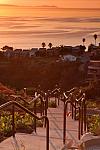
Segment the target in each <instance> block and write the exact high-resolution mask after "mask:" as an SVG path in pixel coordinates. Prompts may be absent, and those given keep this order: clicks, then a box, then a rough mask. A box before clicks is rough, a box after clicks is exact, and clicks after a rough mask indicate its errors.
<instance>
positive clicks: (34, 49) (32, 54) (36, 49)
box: [29, 48, 38, 57]
mask: <svg viewBox="0 0 100 150" xmlns="http://www.w3.org/2000/svg"><path fill="white" fill-rule="evenodd" d="M37 51H38V48H32V49H31V50H30V52H29V57H33V56H35V53H36V52H37Z"/></svg>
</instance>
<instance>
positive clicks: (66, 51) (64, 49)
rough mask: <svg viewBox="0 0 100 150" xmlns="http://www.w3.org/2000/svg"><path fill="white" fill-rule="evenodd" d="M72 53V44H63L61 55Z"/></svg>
mask: <svg viewBox="0 0 100 150" xmlns="http://www.w3.org/2000/svg"><path fill="white" fill-rule="evenodd" d="M71 53H72V46H61V47H60V55H66V54H71Z"/></svg>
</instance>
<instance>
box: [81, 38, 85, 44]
mask: <svg viewBox="0 0 100 150" xmlns="http://www.w3.org/2000/svg"><path fill="white" fill-rule="evenodd" d="M82 41H83V46H84V43H85V38H83V39H82Z"/></svg>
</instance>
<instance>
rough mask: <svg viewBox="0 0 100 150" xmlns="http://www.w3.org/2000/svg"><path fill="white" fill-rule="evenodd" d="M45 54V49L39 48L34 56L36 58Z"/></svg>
mask: <svg viewBox="0 0 100 150" xmlns="http://www.w3.org/2000/svg"><path fill="white" fill-rule="evenodd" d="M46 52H47V49H46V48H39V50H38V51H36V52H35V55H36V56H46Z"/></svg>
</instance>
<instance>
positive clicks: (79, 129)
mask: <svg viewBox="0 0 100 150" xmlns="http://www.w3.org/2000/svg"><path fill="white" fill-rule="evenodd" d="M68 103H70V104H71V105H72V107H74V108H75V105H74V104H73V103H72V102H71V101H70V100H68V101H66V103H65V107H64V121H63V144H65V140H66V111H67V105H68ZM76 109H78V110H79V128H78V138H79V139H80V133H81V109H80V107H77V108H76Z"/></svg>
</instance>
